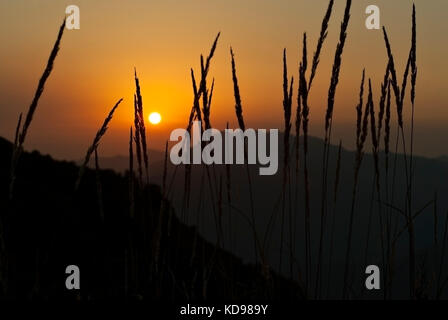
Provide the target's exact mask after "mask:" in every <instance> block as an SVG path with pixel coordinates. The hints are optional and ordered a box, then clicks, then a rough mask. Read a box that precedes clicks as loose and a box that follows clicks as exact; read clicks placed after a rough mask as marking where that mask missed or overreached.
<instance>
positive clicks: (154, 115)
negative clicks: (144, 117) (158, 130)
mask: <svg viewBox="0 0 448 320" xmlns="http://www.w3.org/2000/svg"><path fill="white" fill-rule="evenodd" d="M148 120H149V122H150V123H151V124H159V123H160V121H162V116H161V115H160V113H158V112H151V114H150V115H149V117H148Z"/></svg>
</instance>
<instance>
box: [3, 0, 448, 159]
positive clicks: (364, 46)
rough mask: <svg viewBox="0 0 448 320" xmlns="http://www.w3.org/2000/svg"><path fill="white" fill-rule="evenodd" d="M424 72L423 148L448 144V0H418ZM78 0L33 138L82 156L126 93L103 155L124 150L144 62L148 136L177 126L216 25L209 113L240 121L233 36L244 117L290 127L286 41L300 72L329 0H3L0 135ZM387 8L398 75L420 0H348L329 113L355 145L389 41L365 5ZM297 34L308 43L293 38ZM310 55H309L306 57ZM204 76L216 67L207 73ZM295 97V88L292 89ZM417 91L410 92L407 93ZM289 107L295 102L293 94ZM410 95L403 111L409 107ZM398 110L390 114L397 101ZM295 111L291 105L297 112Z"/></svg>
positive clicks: (319, 128) (316, 113)
mask: <svg viewBox="0 0 448 320" xmlns="http://www.w3.org/2000/svg"><path fill="white" fill-rule="evenodd" d="M415 3H416V7H417V28H418V38H417V42H418V43H417V49H418V61H417V62H418V68H419V69H418V72H419V74H418V83H417V85H418V86H417V100H416V101H417V103H416V135H417V138H416V152H417V153H418V154H422V155H426V156H439V155H442V154H448V150H446V142H445V141H446V137H447V136H448V126H447V124H448V108H446V101H448V90H447V89H448V87H447V80H446V76H447V74H448V73H447V71H448V70H447V69H448V62H447V61H448V60H447V59H448V58H447V57H448V44H447V42H446V35H447V34H448V26H447V23H446V15H447V13H448V1H446V0H430V1H428V0H416V1H415ZM71 4H75V5H77V6H79V8H80V12H81V29H80V30H71V31H70V30H66V31H65V33H64V37H63V39H62V44H61V50H60V53H59V55H58V57H57V59H56V63H55V68H54V70H53V73H52V74H51V76H50V78H49V80H48V82H47V85H46V88H45V91H44V94H43V96H42V98H41V100H40V104H39V106H38V110H37V112H36V115H35V118H34V121H33V123H32V125H31V128H30V131H29V134H28V137H27V141H26V143H25V147H26V149H37V150H39V151H41V152H42V153H49V154H51V155H53V156H55V157H56V158H58V159H79V158H81V157H82V156H83V154H84V152H85V150H86V149H87V147H88V145H89V144H90V142H91V140H92V139H93V136H94V135H95V133H96V131H97V129H98V128H99V126H100V125H101V123H102V120H103V118H104V117H105V116H106V114H107V113H108V112H109V110H110V108H111V107H112V106H113V105H114V103H115V102H116V101H117V100H118V99H119V98H121V97H123V98H124V101H123V103H122V105H121V106H120V107H119V109H118V111H117V113H116V115H115V117H114V119H113V121H112V123H111V125H110V130H109V131H108V133H107V135H106V136H105V137H104V140H103V141H102V144H101V147H100V152H101V154H103V155H120V154H122V155H124V154H126V152H127V143H128V135H129V133H128V132H129V127H130V126H131V125H132V119H133V92H134V90H135V88H134V82H133V70H134V66H135V67H136V68H137V71H138V74H139V77H140V81H141V86H142V94H143V103H144V108H145V114H146V116H147V115H149V113H150V112H153V111H157V112H159V113H160V114H161V115H162V122H161V123H160V124H159V125H157V126H154V125H150V124H149V122H148V123H147V125H148V134H149V147H150V148H161V147H162V146H163V144H164V141H165V140H166V139H168V138H169V133H170V132H171V130H173V129H175V128H178V127H185V125H186V124H187V118H188V114H189V112H190V108H191V104H192V99H193V96H192V89H191V80H190V68H191V67H193V68H194V70H195V72H196V74H197V75H198V77H199V73H200V72H199V71H200V69H199V56H200V54H201V53H203V54H205V55H207V54H208V52H209V49H210V46H211V44H212V42H213V39H214V37H215V36H216V34H217V33H218V32H219V31H220V32H221V38H220V41H219V44H218V48H217V51H216V55H215V58H214V59H213V61H212V66H211V70H210V76H211V77H214V78H215V80H216V83H215V92H214V101H213V102H212V110H211V120H212V125H213V126H214V127H216V128H219V129H222V128H224V127H225V123H226V122H227V121H229V122H230V125H231V126H233V127H235V126H236V125H237V123H236V118H235V113H234V101H233V87H232V79H231V67H230V54H229V48H230V46H232V47H233V49H234V51H235V55H236V64H237V72H238V78H239V82H240V89H241V95H242V99H243V110H244V116H245V120H246V125H247V127H254V128H280V129H282V128H283V110H282V51H283V48H287V54H288V67H289V72H290V75H293V76H294V77H295V78H297V70H298V59H299V51H301V38H302V34H303V32H305V31H306V32H307V35H308V40H309V42H308V48H309V54H310V55H311V54H312V52H313V51H314V48H315V46H316V40H317V37H318V35H319V31H320V25H321V21H322V17H323V15H324V13H325V10H326V8H327V5H328V1H327V0H294V1H293V0H188V1H187V0H128V1H118V0H95V1H92V0H70V1H65V0H64V1H63V0H4V1H2V2H1V3H0V11H1V12H2V18H1V19H0V30H1V31H0V42H1V50H0V61H1V63H0V97H1V99H0V136H2V137H6V138H8V139H10V140H11V139H13V135H14V130H15V126H16V123H17V119H18V115H19V113H20V112H26V110H27V108H28V106H29V104H30V102H31V99H32V97H33V95H34V91H35V88H36V86H37V82H38V80H39V77H40V76H41V73H42V71H43V69H44V67H45V64H46V62H47V59H48V55H49V53H50V50H51V48H52V46H53V44H54V41H55V39H56V35H57V30H58V27H59V26H60V24H61V22H62V19H63V17H64V16H65V8H66V6H68V5H71ZM371 4H376V5H378V6H379V7H380V9H381V25H385V26H386V28H387V30H388V33H389V37H390V40H391V44H392V49H393V51H394V54H395V59H396V60H395V61H396V66H397V69H398V75H399V79H400V82H401V77H402V73H403V69H404V66H405V63H406V59H407V55H408V53H409V48H410V37H411V13H412V1H408V0H394V1H390V0H387V1H386V0H368V1H364V0H354V1H353V5H352V10H351V15H352V16H351V21H350V25H349V28H348V38H347V43H346V47H345V50H344V55H343V63H342V69H341V76H340V82H339V87H338V89H337V95H336V105H335V114H334V131H333V133H334V136H333V137H334V140H339V138H341V139H343V143H344V146H346V147H347V148H352V146H353V145H354V140H355V136H354V132H355V117H356V114H355V106H356V103H357V95H358V89H359V81H360V78H361V72H362V69H363V68H366V75H367V76H368V77H371V78H372V81H373V85H374V87H373V89H374V95H375V96H374V97H375V101H376V102H377V101H378V98H379V88H380V82H381V80H382V78H383V75H384V71H385V67H386V62H387V55H386V50H385V47H384V41H383V36H382V32H381V31H380V30H367V29H366V27H365V25H364V23H365V19H366V16H367V15H366V14H365V8H366V7H367V6H368V5H371ZM344 5H345V1H342V0H337V1H336V3H335V8H334V9H333V14H332V17H331V21H330V28H329V35H328V38H327V41H326V42H325V45H324V49H323V54H322V56H321V64H320V65H319V69H318V73H317V76H316V79H315V82H314V85H313V89H312V91H311V93H310V108H311V114H310V121H311V124H310V130H311V134H313V135H316V136H322V135H323V132H324V122H323V119H324V111H325V109H326V95H327V91H328V86H329V81H330V75H331V65H332V62H333V57H334V51H335V48H336V43H337V38H338V36H339V25H340V22H341V20H342V16H343V10H344ZM299 45H300V47H299ZM308 59H309V60H311V57H310V56H309V57H308ZM211 77H210V79H211ZM295 100H296V98H295V97H294V101H295ZM407 101H409V99H408V100H407ZM293 108H294V109H295V103H294V106H293ZM409 110H410V106H409V104H406V106H405V114H406V116H407V117H408V116H409ZM394 116H395V114H394ZM294 117H295V115H294Z"/></svg>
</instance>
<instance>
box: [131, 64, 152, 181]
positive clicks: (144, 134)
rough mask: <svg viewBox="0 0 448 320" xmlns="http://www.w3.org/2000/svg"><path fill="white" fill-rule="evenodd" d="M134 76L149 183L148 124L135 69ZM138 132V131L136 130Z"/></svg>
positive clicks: (142, 145) (141, 139)
mask: <svg viewBox="0 0 448 320" xmlns="http://www.w3.org/2000/svg"><path fill="white" fill-rule="evenodd" d="M134 77H135V87H136V96H137V107H138V108H137V111H138V117H139V132H138V134H140V141H141V148H142V154H143V161H144V164H145V173H146V184H149V159H148V147H147V143H146V126H145V118H144V115H143V99H142V95H141V93H140V81H139V79H138V77H137V70H135V69H134ZM136 134H137V132H136Z"/></svg>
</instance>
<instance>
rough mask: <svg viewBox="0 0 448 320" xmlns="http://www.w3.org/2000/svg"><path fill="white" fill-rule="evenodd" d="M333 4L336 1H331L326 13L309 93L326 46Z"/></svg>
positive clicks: (314, 59)
mask: <svg viewBox="0 0 448 320" xmlns="http://www.w3.org/2000/svg"><path fill="white" fill-rule="evenodd" d="M333 3H334V0H331V1H330V2H329V4H328V8H327V12H326V13H325V16H324V18H323V20H322V27H321V29H320V36H319V40H318V41H317V47H316V51H315V52H314V56H313V64H312V66H311V75H310V80H309V82H308V91H310V89H311V84H312V83H313V80H314V77H315V75H316V70H317V66H318V65H319V61H320V60H319V57H320V53H321V51H322V47H323V45H324V42H325V39H326V38H327V34H328V32H327V30H328V22H329V21H330V17H331V11H332V9H333Z"/></svg>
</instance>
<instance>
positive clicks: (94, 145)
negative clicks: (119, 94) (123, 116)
mask: <svg viewBox="0 0 448 320" xmlns="http://www.w3.org/2000/svg"><path fill="white" fill-rule="evenodd" d="M121 101H123V99H120V100H118V102H117V103H116V104H115V105H114V107H113V108H112V110H111V111H110V112H109V114H108V116H107V117H106V119H104V122H103V125H102V126H101V128H100V129H99V130H98V132H97V133H96V135H95V138H94V139H93V142H92V145H91V146H90V147H89V148H88V149H87V153H86V156H85V157H84V162H83V163H82V165H81V167H80V168H79V173H78V179H77V180H76V184H75V190H78V188H79V184H80V183H81V179H82V176H83V175H84V170H85V168H86V166H87V164H88V163H89V160H90V157H91V156H92V153H93V152H94V151H95V149H96V148H97V147H98V145H99V143H100V140H101V138H102V137H103V136H104V135H105V134H106V131H107V128H108V125H109V122H110V121H111V120H112V117H113V115H114V112H115V110H116V109H117V108H118V106H119V105H120V103H121Z"/></svg>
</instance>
